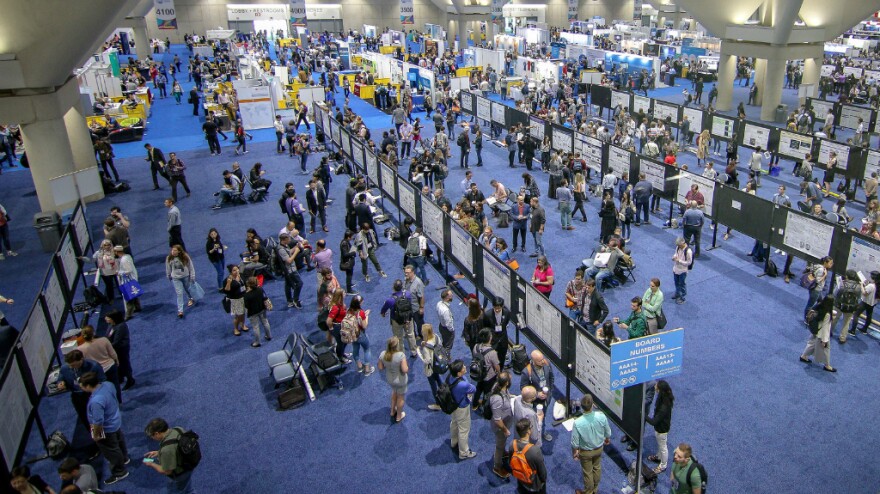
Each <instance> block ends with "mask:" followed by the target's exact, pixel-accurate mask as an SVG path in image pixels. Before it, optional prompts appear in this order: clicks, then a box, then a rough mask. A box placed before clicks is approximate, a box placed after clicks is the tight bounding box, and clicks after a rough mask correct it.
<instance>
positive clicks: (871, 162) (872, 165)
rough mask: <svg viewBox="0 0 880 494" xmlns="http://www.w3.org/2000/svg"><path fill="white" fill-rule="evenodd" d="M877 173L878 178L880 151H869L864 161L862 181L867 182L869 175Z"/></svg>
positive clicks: (879, 173)
mask: <svg viewBox="0 0 880 494" xmlns="http://www.w3.org/2000/svg"><path fill="white" fill-rule="evenodd" d="M874 172H876V173H877V176H878V177H880V151H877V150H874V149H869V150H868V153H867V159H866V161H865V175H864V179H865V180H867V179H868V178H870V177H871V173H874Z"/></svg>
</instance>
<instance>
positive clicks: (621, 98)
mask: <svg viewBox="0 0 880 494" xmlns="http://www.w3.org/2000/svg"><path fill="white" fill-rule="evenodd" d="M617 105H623V109H624V110H626V111H629V93H624V92H621V91H611V108H612V109H614V108H617Z"/></svg>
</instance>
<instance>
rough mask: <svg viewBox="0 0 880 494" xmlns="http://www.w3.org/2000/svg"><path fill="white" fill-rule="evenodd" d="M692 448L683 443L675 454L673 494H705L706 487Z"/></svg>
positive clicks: (672, 477)
mask: <svg viewBox="0 0 880 494" xmlns="http://www.w3.org/2000/svg"><path fill="white" fill-rule="evenodd" d="M692 455H693V452H692V450H691V446H690V444H688V443H681V444H679V445H678V447H677V448H675V451H674V452H673V456H672V461H673V463H675V464H674V465H673V466H672V474H671V475H670V477H671V479H672V486H673V489H674V490H672V491H671V492H672V493H673V494H703V493H704V492H705V491H704V490H703V488H704V487H705V486H706V484H705V481H706V479H704V478H703V477H702V475H701V473H700V472H701V471H700V467H699V466H698V465H699V464H698V463H697V460H696V459H695V458H693V456H692Z"/></svg>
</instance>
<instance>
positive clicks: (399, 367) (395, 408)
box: [378, 336, 409, 423]
mask: <svg viewBox="0 0 880 494" xmlns="http://www.w3.org/2000/svg"><path fill="white" fill-rule="evenodd" d="M378 367H379V370H384V371H385V380H386V381H387V382H388V386H390V387H391V420H392V422H394V423H397V422H400V421H401V420H403V419H404V418H406V412H404V411H403V406H404V403H405V400H406V386H407V382H408V380H409V365H408V364H407V362H406V355H404V353H403V352H402V351H401V349H400V340H398V339H397V337H396V336H392V337H391V338H388V341H387V342H386V343H385V351H383V352H382V353H381V354H380V355H379V366H378Z"/></svg>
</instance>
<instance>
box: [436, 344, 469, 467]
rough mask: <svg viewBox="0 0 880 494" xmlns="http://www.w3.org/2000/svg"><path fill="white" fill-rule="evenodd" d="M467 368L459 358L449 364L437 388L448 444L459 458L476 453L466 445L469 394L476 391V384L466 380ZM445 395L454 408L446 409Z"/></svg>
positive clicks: (466, 458) (464, 458)
mask: <svg viewBox="0 0 880 494" xmlns="http://www.w3.org/2000/svg"><path fill="white" fill-rule="evenodd" d="M467 373H468V369H467V366H465V365H464V362H462V361H461V359H459V360H456V361H454V362H452V363H451V364H449V375H448V376H447V377H446V382H445V383H444V386H442V387H441V388H440V389H438V390H437V396H438V400H437V401H439V402H440V406H441V407H442V408H443V411H444V412H446V413H448V414H449V415H450V416H451V417H450V422H449V436H450V437H449V446H450V447H451V448H452V450H453V451H457V452H458V459H459V460H469V459H471V458H473V457H475V456H477V453H476V452H475V451H473V450H471V448H470V446H469V445H468V436H470V433H471V400H470V398H469V395H471V394H473V393H475V392H476V391H477V388H476V386H474V385H473V384H471V383H469V382H468V380H467V377H466V376H467ZM446 397H448V398H449V399H451V401H452V402H454V403H455V405H457V406H456V408H455V409H454V410H452V411H451V412H448V411H447V408H446V407H445V406H444V402H446V401H447V399H446Z"/></svg>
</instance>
